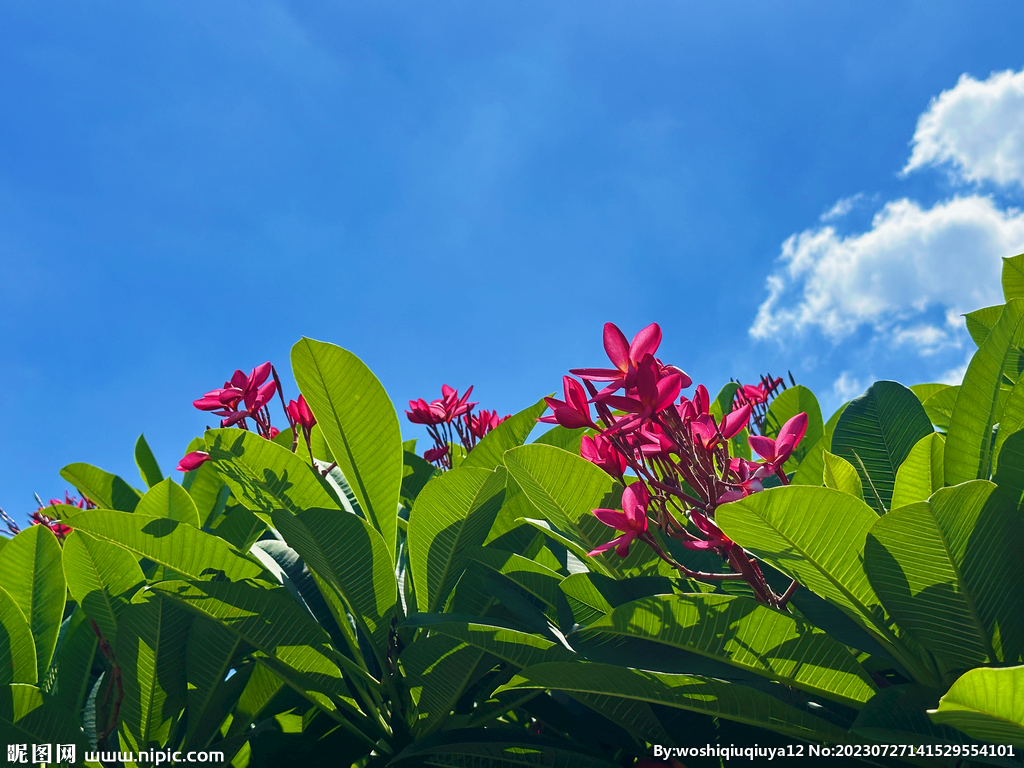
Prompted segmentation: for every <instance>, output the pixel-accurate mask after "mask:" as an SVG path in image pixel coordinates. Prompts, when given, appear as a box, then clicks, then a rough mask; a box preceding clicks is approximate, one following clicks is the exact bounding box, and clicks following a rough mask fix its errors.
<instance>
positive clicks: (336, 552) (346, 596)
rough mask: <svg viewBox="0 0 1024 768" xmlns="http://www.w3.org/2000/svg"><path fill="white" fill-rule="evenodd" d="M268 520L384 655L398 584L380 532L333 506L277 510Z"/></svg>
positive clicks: (379, 653) (395, 603) (378, 651)
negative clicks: (289, 510)
mask: <svg viewBox="0 0 1024 768" xmlns="http://www.w3.org/2000/svg"><path fill="white" fill-rule="evenodd" d="M273 518H274V525H275V526H276V527H277V529H278V530H279V531H280V532H281V535H282V536H284V539H285V541H287V542H288V545H289V546H291V547H292V548H293V549H294V550H295V551H296V552H298V553H299V555H300V556H301V557H302V559H303V561H305V563H306V566H307V567H308V568H309V569H310V570H311V571H313V572H314V573H315V574H316V575H317V576H319V577H320V578H321V579H323V581H324V582H326V583H327V584H329V585H330V586H331V587H332V588H333V589H334V590H335V591H336V592H337V594H338V595H339V596H340V597H341V598H342V599H343V600H344V601H345V604H346V605H347V606H348V608H349V610H350V611H351V612H352V615H353V617H354V618H355V620H356V623H357V624H359V626H360V627H361V628H362V629H363V631H364V632H366V634H367V636H368V637H370V638H371V639H372V640H373V641H374V645H375V650H376V651H377V653H378V655H380V656H381V657H383V652H384V649H385V648H386V647H387V638H388V631H389V629H390V626H391V617H392V616H393V615H394V612H395V608H396V605H397V602H398V588H397V582H396V581H395V571H394V566H393V565H392V561H391V558H390V557H389V556H388V551H387V545H386V544H385V543H384V540H383V539H382V538H381V536H380V534H379V533H377V531H376V530H375V529H374V528H372V527H371V526H370V524H369V523H367V522H366V521H365V520H363V519H362V518H361V517H356V516H355V515H350V514H348V513H346V512H341V511H339V510H333V509H307V510H306V511H305V512H303V513H301V514H299V515H295V516H292V515H290V514H288V513H286V512H281V511H278V512H275V513H274V516H273ZM336 618H338V620H339V621H341V620H342V619H343V618H344V617H336Z"/></svg>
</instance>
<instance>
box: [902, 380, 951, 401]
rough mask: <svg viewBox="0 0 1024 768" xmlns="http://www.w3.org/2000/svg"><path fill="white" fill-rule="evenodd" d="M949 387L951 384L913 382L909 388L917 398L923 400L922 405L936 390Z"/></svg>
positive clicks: (939, 390)
mask: <svg viewBox="0 0 1024 768" xmlns="http://www.w3.org/2000/svg"><path fill="white" fill-rule="evenodd" d="M947 387H949V384H911V385H910V387H909V389H910V391H911V392H913V393H914V394H915V395H917V399H918V400H920V401H921V404H922V405H924V401H925V400H927V399H928V398H929V397H931V396H932V395H934V394H935V393H936V392H941V391H942V390H944V389H946V388H947Z"/></svg>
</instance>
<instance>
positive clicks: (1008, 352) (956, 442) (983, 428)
mask: <svg viewBox="0 0 1024 768" xmlns="http://www.w3.org/2000/svg"><path fill="white" fill-rule="evenodd" d="M1022 345H1024V299H1013V300H1011V301H1009V302H1007V304H1006V307H1005V309H1003V312H1002V314H1001V315H1000V316H999V321H998V322H997V323H996V324H995V326H993V328H992V331H991V332H990V333H989V335H988V337H987V338H986V339H985V342H984V343H983V344H982V345H981V347H980V348H979V349H978V351H977V352H976V353H975V354H974V357H972V358H971V361H970V362H969V363H968V364H967V373H965V374H964V381H963V384H961V385H960V393H959V395H958V396H957V399H956V405H955V406H954V408H953V414H952V416H951V418H950V424H949V433H948V435H947V437H946V452H945V460H944V465H945V476H946V482H947V483H948V484H950V485H956V484H957V483H963V482H966V481H967V480H974V479H977V478H982V479H987V478H988V476H989V470H990V464H991V453H990V448H991V445H992V439H991V435H992V427H993V426H994V425H995V424H996V423H997V422H998V421H999V418H1000V411H1001V407H1000V406H1001V387H1002V384H1003V378H1004V377H1003V372H1004V370H1005V369H1006V367H1007V365H1008V364H1011V363H1012V364H1013V365H1014V367H1015V366H1016V359H1017V357H1018V356H1019V352H1018V349H1019V348H1020V347H1021V346H1022Z"/></svg>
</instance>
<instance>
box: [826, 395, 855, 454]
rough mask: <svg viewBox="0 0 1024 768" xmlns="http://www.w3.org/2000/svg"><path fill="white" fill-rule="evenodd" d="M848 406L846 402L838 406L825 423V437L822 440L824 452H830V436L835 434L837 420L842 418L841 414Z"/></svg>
mask: <svg viewBox="0 0 1024 768" xmlns="http://www.w3.org/2000/svg"><path fill="white" fill-rule="evenodd" d="M851 402H852V401H851ZM849 404H850V403H849V402H846V403H843V404H842V405H840V406H839V407H838V408H837V409H836V412H835V413H833V414H832V415H831V416H829V417H828V421H826V422H825V436H824V437H823V438H822V440H824V441H825V442H824V444H823V445H822V447H823V448H824V449H825V450H826V451H829V450H832V435H833V434H835V431H836V425H837V424H838V423H839V419H841V418H842V417H843V413H844V412H845V411H846V407H847V406H848V405H849Z"/></svg>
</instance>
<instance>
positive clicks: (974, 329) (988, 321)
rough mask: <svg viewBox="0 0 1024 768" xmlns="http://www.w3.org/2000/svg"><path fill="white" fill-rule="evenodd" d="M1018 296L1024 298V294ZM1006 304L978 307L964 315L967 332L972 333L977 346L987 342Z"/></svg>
mask: <svg viewBox="0 0 1024 768" xmlns="http://www.w3.org/2000/svg"><path fill="white" fill-rule="evenodd" d="M1016 298H1024V296H1017V297H1016ZM1004 306H1005V304H996V305H995V306H992V307H983V308H982V309H976V310H974V311H973V312H968V313H967V314H966V315H964V320H965V321H966V323H967V332H968V333H969V334H971V338H972V339H973V340H974V344H975V346H978V347H980V346H981V345H982V344H984V343H985V339H987V338H988V334H989V332H991V330H992V328H993V326H994V325H995V324H996V323H997V322H998V321H999V316H1000V315H1001V314H1002V313H1003V307H1004Z"/></svg>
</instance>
